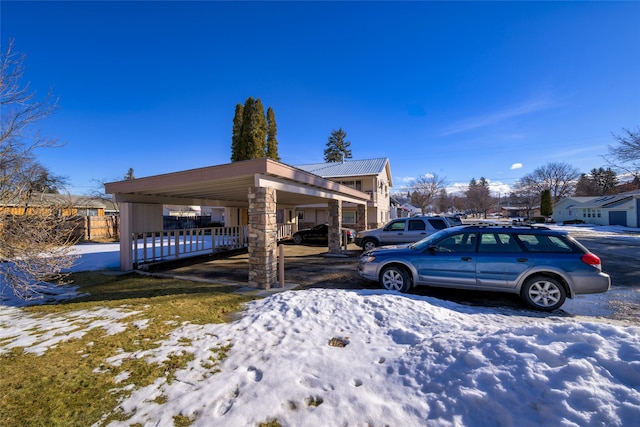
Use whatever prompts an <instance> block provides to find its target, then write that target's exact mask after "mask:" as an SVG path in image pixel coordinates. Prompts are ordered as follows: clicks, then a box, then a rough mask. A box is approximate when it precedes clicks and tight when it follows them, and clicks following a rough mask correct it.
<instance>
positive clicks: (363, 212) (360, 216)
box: [356, 204, 367, 231]
mask: <svg viewBox="0 0 640 427" xmlns="http://www.w3.org/2000/svg"><path fill="white" fill-rule="evenodd" d="M366 229H367V205H366V204H362V205H358V206H356V230H357V231H364V230H366Z"/></svg>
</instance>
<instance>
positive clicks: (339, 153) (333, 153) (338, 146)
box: [324, 128, 351, 162]
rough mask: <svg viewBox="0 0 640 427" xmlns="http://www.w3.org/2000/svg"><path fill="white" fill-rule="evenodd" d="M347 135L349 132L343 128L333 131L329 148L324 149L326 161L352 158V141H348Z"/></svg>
mask: <svg viewBox="0 0 640 427" xmlns="http://www.w3.org/2000/svg"><path fill="white" fill-rule="evenodd" d="M346 137H347V133H346V132H345V131H343V130H342V128H340V129H338V130H333V131H331V135H330V136H329V141H328V142H327V148H326V149H325V150H324V161H325V162H341V161H342V160H344V159H350V158H351V150H350V149H349V146H350V145H351V141H347V140H346Z"/></svg>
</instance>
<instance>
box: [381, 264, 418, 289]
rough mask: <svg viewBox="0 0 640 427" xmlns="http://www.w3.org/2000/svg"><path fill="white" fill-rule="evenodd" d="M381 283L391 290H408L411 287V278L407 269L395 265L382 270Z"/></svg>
mask: <svg viewBox="0 0 640 427" xmlns="http://www.w3.org/2000/svg"><path fill="white" fill-rule="evenodd" d="M380 283H381V284H382V286H384V288H385V289H387V290H389V291H398V292H408V291H409V289H410V288H411V278H410V276H409V273H408V272H407V270H405V269H404V268H402V267H399V266H395V265H393V266H390V267H387V268H385V269H384V270H382V273H381V274H380Z"/></svg>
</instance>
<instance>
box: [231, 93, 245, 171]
mask: <svg viewBox="0 0 640 427" xmlns="http://www.w3.org/2000/svg"><path fill="white" fill-rule="evenodd" d="M243 115H244V107H243V106H242V104H238V105H236V114H235V115H234V116H233V133H232V135H231V161H232V162H237V161H238V160H242V159H241V158H240V155H241V152H240V151H241V149H240V147H242V137H241V134H242V117H243Z"/></svg>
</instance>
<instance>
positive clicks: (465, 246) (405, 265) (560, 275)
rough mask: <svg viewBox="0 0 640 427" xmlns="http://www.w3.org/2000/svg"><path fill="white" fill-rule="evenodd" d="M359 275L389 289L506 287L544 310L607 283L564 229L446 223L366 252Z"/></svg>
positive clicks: (598, 289)
mask: <svg viewBox="0 0 640 427" xmlns="http://www.w3.org/2000/svg"><path fill="white" fill-rule="evenodd" d="M358 272H359V273H360V276H361V277H363V278H364V279H367V280H372V281H376V282H379V283H380V284H381V285H382V286H383V287H385V288H386V289H388V290H393V291H399V292H408V291H409V290H410V289H411V288H412V287H413V286H416V285H427V286H434V287H444V288H457V289H473V290H486V291H498V292H509V293H514V294H518V295H520V297H521V298H522V300H523V301H524V302H525V303H526V304H527V305H528V306H530V307H532V308H534V309H537V310H544V311H551V310H555V309H557V308H559V307H560V306H561V305H562V304H564V302H565V299H566V298H567V297H568V298H573V297H574V296H575V295H580V294H594V293H601V292H606V291H607V290H609V287H610V286H611V279H610V277H609V275H607V274H605V273H603V272H602V265H601V262H600V258H599V257H598V256H596V255H595V254H593V253H591V252H590V251H589V250H588V249H587V248H585V247H584V246H583V245H582V244H580V243H579V242H578V241H576V240H575V239H574V238H573V237H571V236H569V234H568V232H565V231H560V230H551V229H549V228H547V227H526V226H460V227H452V228H446V229H444V230H441V231H438V232H437V233H434V234H432V235H430V236H428V237H426V238H424V239H422V240H420V241H417V242H415V243H411V244H409V245H401V246H386V247H379V248H375V249H373V250H370V251H365V252H364V253H363V254H362V256H361V257H360V261H359V263H358Z"/></svg>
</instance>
